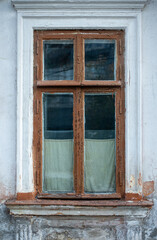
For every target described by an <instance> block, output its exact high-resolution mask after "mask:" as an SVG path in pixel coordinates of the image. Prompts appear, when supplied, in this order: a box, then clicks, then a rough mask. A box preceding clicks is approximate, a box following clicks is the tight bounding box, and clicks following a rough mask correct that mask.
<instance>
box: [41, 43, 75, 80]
mask: <svg viewBox="0 0 157 240" xmlns="http://www.w3.org/2000/svg"><path fill="white" fill-rule="evenodd" d="M43 69H44V80H73V40H49V41H44V68H43Z"/></svg>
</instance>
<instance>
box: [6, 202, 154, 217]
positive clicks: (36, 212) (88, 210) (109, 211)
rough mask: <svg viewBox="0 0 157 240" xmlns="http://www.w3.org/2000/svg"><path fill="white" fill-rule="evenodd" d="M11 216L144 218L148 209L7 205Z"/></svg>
mask: <svg viewBox="0 0 157 240" xmlns="http://www.w3.org/2000/svg"><path fill="white" fill-rule="evenodd" d="M7 207H8V208H9V209H10V213H11V214H12V215H16V216H17V215H18V216H19V215H20V216H23V215H27V216H62V217H63V216H86V217H88V216H89V217H94V216H95V217H96V216H99V217H100V216H128V217H135V216H136V217H139V218H144V217H146V216H147V214H148V212H149V210H150V209H149V208H146V207H140V206H136V207H135V206H117V207H116V208H115V207H86V206H77V207H76V206H55V205H49V206H42V205H9V204H7Z"/></svg>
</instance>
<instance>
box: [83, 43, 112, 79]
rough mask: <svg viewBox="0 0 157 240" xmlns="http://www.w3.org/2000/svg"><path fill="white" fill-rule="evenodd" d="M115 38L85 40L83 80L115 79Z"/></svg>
mask: <svg viewBox="0 0 157 240" xmlns="http://www.w3.org/2000/svg"><path fill="white" fill-rule="evenodd" d="M115 47H116V45H115V40H107V39H86V40H85V80H115V78H116V76H115V74H116V62H115V52H116V51H115Z"/></svg>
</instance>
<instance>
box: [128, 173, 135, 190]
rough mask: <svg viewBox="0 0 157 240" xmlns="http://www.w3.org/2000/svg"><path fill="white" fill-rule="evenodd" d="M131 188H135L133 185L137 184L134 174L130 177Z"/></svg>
mask: <svg viewBox="0 0 157 240" xmlns="http://www.w3.org/2000/svg"><path fill="white" fill-rule="evenodd" d="M129 186H130V188H133V186H135V177H134V175H131V177H130V185H129Z"/></svg>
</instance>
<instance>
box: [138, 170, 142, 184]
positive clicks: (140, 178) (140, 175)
mask: <svg viewBox="0 0 157 240" xmlns="http://www.w3.org/2000/svg"><path fill="white" fill-rule="evenodd" d="M138 184H139V186H142V174H141V173H139V178H138Z"/></svg>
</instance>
